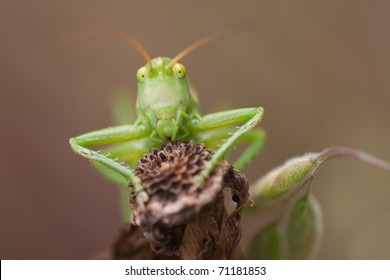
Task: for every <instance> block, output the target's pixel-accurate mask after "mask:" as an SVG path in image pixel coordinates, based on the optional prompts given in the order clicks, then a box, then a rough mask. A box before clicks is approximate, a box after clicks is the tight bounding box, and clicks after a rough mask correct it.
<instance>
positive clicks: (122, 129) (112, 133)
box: [69, 124, 151, 192]
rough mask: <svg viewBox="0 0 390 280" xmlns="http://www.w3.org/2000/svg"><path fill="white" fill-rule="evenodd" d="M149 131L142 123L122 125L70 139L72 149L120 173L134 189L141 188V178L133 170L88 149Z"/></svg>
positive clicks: (133, 138)
mask: <svg viewBox="0 0 390 280" xmlns="http://www.w3.org/2000/svg"><path fill="white" fill-rule="evenodd" d="M150 131H151V128H150V127H147V126H144V125H142V124H136V125H122V126H116V127H110V128H106V129H101V130H97V131H93V132H90V133H86V134H83V135H80V136H77V137H74V138H71V139H70V141H69V142H70V146H71V148H72V150H73V151H74V152H75V153H76V154H79V155H81V156H83V157H85V158H87V159H89V160H92V161H96V162H98V163H100V164H103V165H104V166H106V167H108V168H109V169H111V170H113V171H115V172H117V173H118V174H120V175H121V176H122V177H124V179H126V180H130V181H131V182H132V183H133V185H134V189H135V191H137V192H139V191H141V190H142V185H141V180H140V179H139V178H138V177H137V176H136V175H135V174H134V172H133V171H132V170H131V169H130V168H129V167H126V166H124V165H122V164H120V163H119V162H117V161H115V160H114V159H111V158H109V157H107V156H106V155H102V154H100V153H99V152H97V151H94V150H92V149H90V148H89V147H91V146H100V145H110V144H115V143H120V142H125V141H130V140H135V139H140V138H143V137H146V136H147V135H148V134H149V133H150Z"/></svg>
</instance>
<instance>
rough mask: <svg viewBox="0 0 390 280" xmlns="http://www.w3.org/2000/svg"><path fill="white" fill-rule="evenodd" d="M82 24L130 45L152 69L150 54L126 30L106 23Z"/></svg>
mask: <svg viewBox="0 0 390 280" xmlns="http://www.w3.org/2000/svg"><path fill="white" fill-rule="evenodd" d="M84 24H85V25H86V27H87V28H88V29H91V30H94V31H98V32H102V33H105V34H107V35H109V36H112V37H114V38H116V39H119V40H121V41H123V42H125V43H126V44H128V45H130V46H131V47H132V48H134V49H135V50H136V51H137V52H138V53H139V54H140V55H141V56H142V57H143V58H144V59H145V61H146V63H147V64H148V65H149V68H150V69H152V62H151V58H150V55H149V54H148V52H147V51H146V49H145V48H144V46H143V45H142V44H141V43H140V42H139V41H138V40H137V39H136V38H134V37H133V36H131V35H130V34H129V33H128V32H126V31H124V30H122V29H120V28H118V27H114V26H110V25H109V24H107V23H100V22H95V21H93V22H91V21H88V22H87V23H84Z"/></svg>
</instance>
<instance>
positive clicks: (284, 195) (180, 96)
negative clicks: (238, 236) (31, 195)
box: [70, 26, 390, 259]
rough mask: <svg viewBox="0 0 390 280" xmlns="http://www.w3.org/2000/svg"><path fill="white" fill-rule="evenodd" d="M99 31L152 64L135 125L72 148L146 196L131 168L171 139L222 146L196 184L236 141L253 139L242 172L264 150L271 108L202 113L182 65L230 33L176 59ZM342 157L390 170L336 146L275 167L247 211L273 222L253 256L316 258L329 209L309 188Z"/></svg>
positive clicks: (259, 234)
mask: <svg viewBox="0 0 390 280" xmlns="http://www.w3.org/2000/svg"><path fill="white" fill-rule="evenodd" d="M98 29H99V31H103V32H106V33H109V34H110V35H113V36H115V37H119V38H120V39H122V40H124V41H126V42H128V43H130V44H131V45H132V46H133V47H134V48H135V49H136V50H137V51H138V52H139V53H140V54H141V55H142V56H143V57H144V59H145V60H146V65H144V66H142V67H141V68H140V69H139V70H138V71H137V75H136V77H137V80H138V94H137V101H136V113H137V119H136V120H135V122H134V123H133V124H129V125H120V126H116V127H110V128H106V129H102V130H97V131H93V132H89V133H86V134H83V135H80V136H77V137H73V138H71V139H70V145H71V148H72V150H73V151H74V152H75V153H76V154H79V155H81V156H83V157H85V158H87V159H89V160H91V161H92V163H93V164H94V166H95V167H96V168H97V169H98V170H99V171H100V172H101V173H102V174H103V175H104V176H106V177H107V178H109V179H111V180H113V181H115V182H116V183H118V184H119V185H121V186H122V187H124V188H125V189H126V190H127V191H128V185H129V181H130V182H131V184H132V185H133V186H134V190H135V192H136V193H138V194H142V192H141V191H142V189H143V187H142V184H141V181H140V179H139V178H138V177H137V176H136V175H135V174H134V172H133V169H131V168H130V167H132V168H134V167H135V166H136V165H137V162H138V160H139V159H141V158H142V156H143V155H144V154H146V153H148V152H149V151H150V150H151V149H152V148H157V147H160V146H161V145H162V144H163V143H166V142H169V141H183V142H185V141H189V140H193V141H194V142H196V143H204V144H205V146H206V147H207V148H210V149H213V150H216V152H215V154H214V156H213V157H212V159H211V160H210V161H209V162H208V164H207V166H206V167H205V169H204V170H203V171H202V173H201V174H200V175H198V178H196V180H195V182H196V183H195V185H194V189H196V188H201V187H202V186H203V184H204V182H205V181H206V180H207V178H208V177H209V176H210V174H211V173H212V171H213V170H214V168H215V167H216V166H217V165H218V164H219V163H220V162H221V161H222V160H223V159H224V158H225V157H226V156H227V154H228V153H229V152H230V151H231V149H232V148H233V147H235V145H237V144H240V143H249V146H248V147H247V149H246V150H245V151H244V152H243V153H242V154H241V155H240V156H239V157H238V159H237V160H236V161H235V162H234V164H233V165H234V167H235V168H237V169H239V170H242V169H244V168H245V166H247V165H248V163H249V162H250V161H251V160H252V159H253V158H254V157H255V156H256V155H257V154H258V153H259V152H260V150H261V149H262V148H263V146H264V142H265V132H264V131H263V130H262V129H261V128H258V127H257V126H258V124H259V123H260V122H261V121H262V119H263V116H264V110H263V108H262V107H254V108H242V109H236V110H229V111H222V112H218V113H213V114H208V115H204V116H201V115H200V111H199V104H198V98H197V94H196V92H195V90H194V88H193V87H192V86H191V84H190V82H189V79H188V76H187V73H186V68H185V67H184V66H183V65H182V64H180V63H179V61H180V60H181V59H182V58H184V57H185V56H186V55H187V54H188V53H190V52H191V51H193V50H194V49H196V48H198V47H199V46H201V45H203V44H205V43H206V42H208V41H210V40H211V39H213V38H215V37H216V36H219V35H221V34H222V32H218V33H214V34H211V35H209V36H207V37H204V38H201V39H200V40H198V41H196V42H195V43H193V44H192V45H190V46H189V47H187V48H186V49H184V50H183V51H182V52H181V53H179V54H178V55H177V56H175V57H174V58H173V59H170V58H166V57H157V58H154V59H151V58H150V56H149V55H148V53H147V52H146V51H145V49H144V48H143V47H142V45H141V44H140V43H139V42H138V41H137V40H135V39H134V38H132V37H131V36H130V35H128V34H127V33H125V32H124V31H120V30H118V29H115V30H113V29H110V28H107V27H100V26H99V28H98ZM237 126H238V127H237ZM105 145H110V147H108V148H105V149H104V150H103V151H101V150H93V149H92V147H96V146H105ZM335 156H352V157H355V158H358V159H360V160H363V161H366V162H368V163H370V164H373V165H375V166H377V167H380V168H383V169H385V170H388V171H390V164H388V163H386V162H383V161H380V160H378V159H375V158H373V157H371V156H369V155H367V154H364V153H362V152H359V151H354V150H351V149H347V148H331V149H328V150H325V151H324V152H322V153H313V154H308V155H305V156H302V157H299V158H295V159H292V160H290V161H288V162H286V163H285V164H284V165H283V166H281V167H279V168H277V169H275V170H273V171H271V172H269V173H268V174H266V175H265V176H264V177H263V178H262V179H260V180H259V181H258V182H256V183H255V184H254V185H253V187H252V188H251V190H252V191H251V192H252V198H253V199H254V201H255V202H256V205H255V207H253V208H252V209H247V211H246V213H245V214H246V216H247V218H248V219H249V220H251V222H252V221H253V224H258V221H259V220H265V221H266V222H265V223H263V224H262V225H259V227H258V228H257V229H256V233H255V234H254V235H253V236H252V237H251V239H250V240H249V241H250V246H249V250H248V255H247V256H248V257H250V258H253V259H258V258H271V259H286V258H299V259H301V258H312V257H314V256H315V251H316V250H317V249H318V244H319V239H320V236H321V214H320V208H319V206H318V205H317V203H316V201H315V199H314V197H313V196H312V195H311V194H310V192H309V191H310V183H311V181H312V179H313V177H314V176H315V174H316V172H317V171H318V169H319V167H320V166H322V164H323V163H324V162H325V161H327V160H328V159H329V158H332V157H335ZM124 164H127V165H129V166H130V167H127V166H125V165H124ZM137 201H138V203H139V204H140V205H142V203H143V202H144V197H142V195H137ZM127 211H128V210H127ZM244 236H245V232H244Z"/></svg>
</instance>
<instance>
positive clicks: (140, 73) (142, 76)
mask: <svg viewBox="0 0 390 280" xmlns="http://www.w3.org/2000/svg"><path fill="white" fill-rule="evenodd" d="M146 72H147V70H146V67H141V68H140V69H138V71H137V80H138V81H140V82H143V81H145V79H146Z"/></svg>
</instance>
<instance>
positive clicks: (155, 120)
mask: <svg viewBox="0 0 390 280" xmlns="http://www.w3.org/2000/svg"><path fill="white" fill-rule="evenodd" d="M99 29H100V30H101V31H107V32H110V33H111V34H113V35H115V36H117V37H119V38H121V39H124V40H126V41H127V42H130V43H131V44H132V45H133V46H134V47H135V49H136V50H138V51H139V52H140V53H141V54H142V56H143V57H144V58H145V60H146V62H147V63H146V65H145V66H143V67H141V68H140V69H139V70H138V71H137V75H136V76H137V80H138V94H137V102H136V112H137V119H136V121H135V122H134V124H132V125H121V126H116V127H110V128H106V129H102V130H97V131H93V132H89V133H86V134H83V135H80V136H77V137H74V138H71V139H70V145H71V148H72V150H73V151H74V152H75V153H76V154H79V155H81V156H83V157H85V158H87V159H89V160H91V161H93V162H95V163H97V165H95V166H96V167H97V168H98V169H99V170H100V171H101V172H102V173H103V174H105V175H106V176H107V177H109V178H111V179H112V180H114V181H116V182H119V183H120V185H122V186H127V185H128V181H130V182H131V183H132V185H133V186H134V190H135V191H136V192H137V193H139V192H140V191H141V190H142V189H143V188H142V185H141V181H140V179H139V178H138V177H137V176H136V175H135V174H134V172H133V170H132V169H131V168H129V167H126V166H124V165H123V164H124V163H127V164H129V165H130V166H135V165H136V163H137V162H138V160H139V159H140V158H141V157H142V155H143V154H145V153H147V152H149V151H150V150H151V149H152V148H156V147H160V146H161V145H162V144H163V143H166V142H169V141H176V140H177V141H182V142H186V141H189V140H193V141H195V142H196V143H204V144H205V145H206V147H207V148H210V149H214V150H216V152H215V154H214V156H213V158H212V159H211V160H210V161H209V162H208V164H207V166H206V167H205V168H204V170H203V171H202V173H201V174H199V175H198V178H195V181H196V183H195V185H194V189H197V188H201V187H202V186H203V184H204V182H205V181H206V180H207V178H208V177H209V176H210V174H211V173H212V171H213V170H214V168H215V167H216V166H217V165H218V164H219V163H220V162H221V161H222V160H223V159H224V158H225V156H226V155H227V154H228V153H229V151H230V150H231V149H232V148H233V147H234V146H235V145H236V144H238V143H241V142H249V143H250V145H249V147H248V148H247V149H246V150H245V151H244V153H243V154H242V155H241V156H240V157H239V158H238V160H237V161H236V162H235V163H234V167H235V168H237V169H240V170H241V169H243V168H244V167H245V166H246V165H247V164H248V163H249V162H250V161H251V159H252V158H253V157H254V156H255V155H256V154H257V153H258V152H259V151H260V149H261V148H262V147H263V144H264V139H265V133H264V131H263V130H261V129H259V128H256V126H257V125H258V124H259V123H260V122H261V120H262V119H263V116H264V110H263V108H261V107H255V108H242V109H236V110H230V111H223V112H218V113H213V114H209V115H205V116H201V115H200V112H199V104H198V98H197V95H196V92H195V91H194V89H193V87H192V86H191V84H190V82H189V79H188V77H187V73H186V68H185V67H184V66H183V65H182V64H180V63H179V60H181V59H182V58H183V57H184V56H185V55H187V54H188V53H189V52H191V51H192V50H194V49H195V48H197V47H199V46H200V45H202V44H204V43H206V42H207V41H209V40H211V39H212V38H215V37H216V36H219V35H220V34H221V32H218V33H215V34H211V35H210V36H207V37H205V38H201V39H200V40H198V41H196V42H195V43H194V44H192V45H190V46H189V47H187V48H186V49H184V50H183V51H182V52H181V53H179V54H178V55H177V56H176V57H174V58H173V59H170V58H167V57H157V58H154V59H150V56H149V55H148V54H147V52H146V51H145V49H144V48H143V47H142V46H141V44H140V43H139V42H138V41H136V40H135V39H134V38H131V37H130V36H129V35H128V34H125V33H124V32H123V31H119V30H112V29H107V28H104V27H99ZM238 125H241V126H240V127H239V128H237V129H234V128H233V129H229V128H232V127H235V126H238ZM227 128H228V129H227ZM225 138H226V139H225ZM222 139H223V142H222V141H221V140H222ZM118 143H122V145H118V146H116V147H114V148H112V150H111V151H110V152H111V154H108V155H107V154H106V155H104V154H102V153H100V152H99V151H95V150H92V149H91V147H93V146H101V145H111V144H118ZM105 152H106V151H105ZM129 155H133V156H132V157H131V156H130V157H129ZM134 155H137V156H134ZM119 159H120V160H121V162H118V161H117V160H119ZM111 170H112V171H114V172H111ZM137 200H138V202H139V203H141V204H142V201H143V198H142V196H137Z"/></svg>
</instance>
